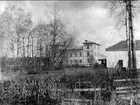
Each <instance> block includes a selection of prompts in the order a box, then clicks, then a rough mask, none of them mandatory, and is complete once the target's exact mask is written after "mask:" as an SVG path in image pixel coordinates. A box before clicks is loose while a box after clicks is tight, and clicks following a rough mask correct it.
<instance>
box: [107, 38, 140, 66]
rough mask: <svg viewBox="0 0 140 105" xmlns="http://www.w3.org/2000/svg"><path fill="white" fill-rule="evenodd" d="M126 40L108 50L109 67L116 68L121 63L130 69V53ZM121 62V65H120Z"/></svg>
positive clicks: (139, 57)
mask: <svg viewBox="0 0 140 105" xmlns="http://www.w3.org/2000/svg"><path fill="white" fill-rule="evenodd" d="M135 45H136V66H137V68H140V40H136V42H135ZM127 50H128V49H127V42H126V41H125V40H123V41H120V42H118V43H116V44H115V45H113V46H110V47H108V48H107V49H106V51H107V67H108V68H116V67H117V66H118V64H120V63H121V66H122V67H126V68H127V67H128V51H127ZM119 62H120V63H119Z"/></svg>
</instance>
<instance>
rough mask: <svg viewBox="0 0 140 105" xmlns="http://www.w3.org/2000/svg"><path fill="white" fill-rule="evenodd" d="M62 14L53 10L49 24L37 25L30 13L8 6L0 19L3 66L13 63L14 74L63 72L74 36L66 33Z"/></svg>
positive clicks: (41, 23)
mask: <svg viewBox="0 0 140 105" xmlns="http://www.w3.org/2000/svg"><path fill="white" fill-rule="evenodd" d="M59 12H60V11H59V10H58V9H57V8H56V7H54V9H53V10H52V11H51V12H50V13H51V19H50V22H49V23H44V22H38V23H37V24H35V23H34V22H33V21H32V13H31V12H28V11H26V10H25V9H23V8H21V7H18V6H17V5H11V4H9V5H8V6H7V7H6V8H5V10H4V12H3V13H2V14H1V15H0V27H1V30H0V37H1V54H2V55H1V56H2V57H3V59H1V62H2V66H4V61H6V60H7V58H8V60H7V61H8V62H7V63H13V65H14V69H15V70H19V69H21V70H25V69H32V70H35V71H36V70H37V69H40V70H42V69H43V68H42V67H45V69H47V68H50V67H51V68H52V69H56V68H60V67H61V66H62V65H63V63H64V62H63V61H64V59H66V56H65V55H66V49H67V48H69V47H71V46H72V45H73V43H74V40H75V38H74V36H75V32H71V33H69V32H68V31H67V24H65V23H64V21H62V19H61V18H60V15H59ZM41 65H42V66H41ZM6 69H8V68H6Z"/></svg>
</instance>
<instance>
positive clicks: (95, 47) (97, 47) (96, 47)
mask: <svg viewBox="0 0 140 105" xmlns="http://www.w3.org/2000/svg"><path fill="white" fill-rule="evenodd" d="M86 48H87V49H89V45H87V46H86ZM94 49H97V50H99V46H96V45H94Z"/></svg>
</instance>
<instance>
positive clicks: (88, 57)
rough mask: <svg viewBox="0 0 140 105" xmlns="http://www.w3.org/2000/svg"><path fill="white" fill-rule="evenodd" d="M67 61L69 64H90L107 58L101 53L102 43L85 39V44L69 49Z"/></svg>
mask: <svg viewBox="0 0 140 105" xmlns="http://www.w3.org/2000/svg"><path fill="white" fill-rule="evenodd" d="M67 55H68V59H67V63H68V65H76V64H78V65H84V66H90V65H93V64H94V63H95V62H99V59H105V57H104V56H103V55H101V53H100V44H98V43H95V42H91V41H88V40H85V42H83V46H81V47H79V48H71V49H68V50H67Z"/></svg>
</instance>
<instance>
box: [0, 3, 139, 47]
mask: <svg viewBox="0 0 140 105" xmlns="http://www.w3.org/2000/svg"><path fill="white" fill-rule="evenodd" d="M8 2H10V1H0V12H2V11H3V10H4V7H5V6H6V5H7V3H8ZM54 2H55V1H22V2H21V1H15V2H11V3H15V4H18V5H20V6H21V7H24V8H25V9H27V10H29V11H31V12H32V16H33V21H34V22H37V21H38V20H41V21H43V22H46V23H47V22H48V21H49V16H48V11H49V10H50V9H52V8H53V4H54ZM57 3H58V7H59V9H60V11H61V16H62V18H63V20H64V21H65V22H66V23H68V25H69V26H70V27H75V28H76V29H77V30H78V31H79V33H80V35H79V36H78V37H77V40H78V42H79V43H82V42H83V41H84V40H90V41H94V42H97V43H100V44H101V46H102V47H103V49H105V48H106V47H108V46H110V45H112V44H114V43H116V42H118V41H120V40H123V39H125V34H124V33H123V32H122V31H118V30H116V28H115V24H116V23H115V21H116V18H115V17H110V15H109V11H108V9H107V8H105V7H104V3H105V1H96V2H95V1H59V2H57ZM139 24H140V18H139V15H137V18H135V22H134V25H135V27H134V29H135V38H136V39H140V25H139Z"/></svg>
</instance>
